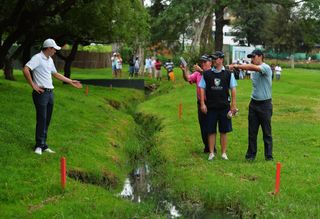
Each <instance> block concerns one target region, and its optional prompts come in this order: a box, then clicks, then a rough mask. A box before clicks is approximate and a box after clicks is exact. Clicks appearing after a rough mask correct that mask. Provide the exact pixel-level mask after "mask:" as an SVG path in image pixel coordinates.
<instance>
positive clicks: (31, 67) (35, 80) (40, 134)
mask: <svg viewBox="0 0 320 219" xmlns="http://www.w3.org/2000/svg"><path fill="white" fill-rule="evenodd" d="M60 49H61V47H60V46H58V45H57V44H56V42H55V41H54V40H53V39H47V40H45V41H44V42H43V46H42V51H41V52H39V53H38V54H36V55H34V56H33V57H32V58H31V59H30V61H29V62H27V64H26V65H25V66H24V68H23V70H22V71H23V74H24V76H25V78H26V80H27V81H28V83H29V85H30V86H31V87H32V89H33V93H32V98H33V103H34V105H35V108H36V117H37V125H36V136H35V138H36V145H35V153H36V154H39V155H41V154H42V152H43V151H45V152H49V153H55V152H54V151H53V150H51V149H50V148H49V147H48V145H47V143H46V140H47V132H48V127H49V124H50V120H51V115H52V111H53V100H54V96H53V89H54V87H53V84H52V76H53V77H55V78H56V79H58V80H60V81H63V82H65V83H68V84H70V85H72V86H73V87H76V88H82V85H81V83H80V82H79V81H76V80H71V79H69V78H67V77H65V76H63V75H62V74H59V73H58V72H57V70H56V68H55V66H54V63H53V60H52V58H51V56H53V55H54V54H55V53H56V50H60ZM31 71H32V75H31Z"/></svg>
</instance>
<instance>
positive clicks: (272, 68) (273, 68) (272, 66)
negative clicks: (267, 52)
mask: <svg viewBox="0 0 320 219" xmlns="http://www.w3.org/2000/svg"><path fill="white" fill-rule="evenodd" d="M271 71H272V80H273V78H274V72H275V65H274V64H273V63H272V64H271Z"/></svg>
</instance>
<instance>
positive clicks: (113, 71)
mask: <svg viewBox="0 0 320 219" xmlns="http://www.w3.org/2000/svg"><path fill="white" fill-rule="evenodd" d="M116 58H117V53H116V52H114V53H113V55H112V57H111V68H112V76H113V77H116V70H117V69H116V65H117V61H116Z"/></svg>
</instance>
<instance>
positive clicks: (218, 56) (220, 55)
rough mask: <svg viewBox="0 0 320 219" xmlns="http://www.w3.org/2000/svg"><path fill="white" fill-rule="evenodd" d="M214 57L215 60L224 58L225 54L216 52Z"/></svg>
mask: <svg viewBox="0 0 320 219" xmlns="http://www.w3.org/2000/svg"><path fill="white" fill-rule="evenodd" d="M212 57H213V58H214V59H218V58H221V59H222V58H224V53H223V52H221V51H215V52H214V53H213V54H212Z"/></svg>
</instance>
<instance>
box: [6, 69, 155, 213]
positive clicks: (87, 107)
mask: <svg viewBox="0 0 320 219" xmlns="http://www.w3.org/2000/svg"><path fill="white" fill-rule="evenodd" d="M74 76H76V74H75V75H74ZM15 77H16V79H17V81H7V80H4V79H3V76H1V78H0V100H1V113H0V136H1V138H0V166H1V167H2V168H1V170H0V218H54V217H58V218H65V217H67V218H70V217H72V218H132V217H135V216H136V217H139V218H141V217H146V216H151V217H152V215H153V207H152V204H150V203H143V204H141V205H136V204H133V203H131V202H130V201H128V200H122V199H120V198H118V197H116V194H117V193H119V192H120V191H121V189H122V185H123V181H124V179H125V178H126V176H127V174H128V173H129V172H130V171H131V169H132V167H131V158H130V154H135V153H139V151H141V150H143V148H141V146H140V145H139V142H138V139H137V137H136V136H135V129H136V124H135V122H134V119H133V118H132V116H130V115H127V114H126V112H125V110H124V107H123V106H125V105H130V104H135V102H137V101H139V102H140V101H143V99H144V93H143V92H141V91H137V90H132V89H117V88H113V89H112V90H110V89H106V88H101V87H95V86H89V95H88V96H86V95H85V89H82V90H78V89H74V88H72V87H71V86H68V85H62V84H61V82H58V81H55V83H54V85H55V93H54V94H55V107H54V112H53V118H52V122H51V125H50V127H49V133H48V144H49V146H50V147H51V148H52V149H54V150H55V151H56V152H57V153H56V154H46V153H44V154H43V155H41V156H39V155H36V154H34V153H33V147H34V128H35V110H34V106H33V103H32V98H31V88H30V86H29V85H28V84H27V83H26V81H25V79H24V78H23V76H22V74H21V72H20V71H16V72H15ZM112 101H114V102H115V101H118V102H119V103H121V105H120V107H119V108H118V109H115V108H114V107H113V106H111V105H110V102H112ZM62 156H64V157H66V159H67V170H68V173H69V176H72V174H75V175H76V176H78V178H77V177H68V178H67V186H66V190H65V191H62V190H61V188H60V158H61V157H62ZM77 171H78V172H77ZM81 174H82V175H81ZM80 176H81V177H82V178H85V179H87V180H86V181H85V180H80ZM76 179H78V180H76Z"/></svg>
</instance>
